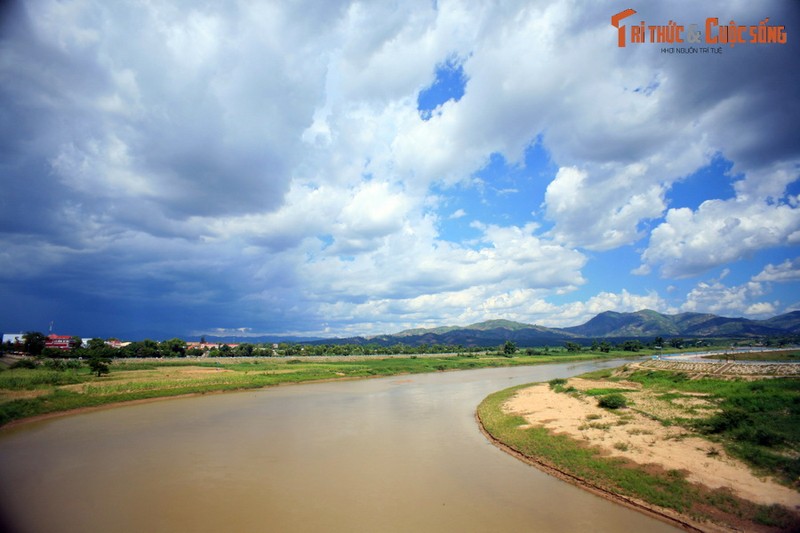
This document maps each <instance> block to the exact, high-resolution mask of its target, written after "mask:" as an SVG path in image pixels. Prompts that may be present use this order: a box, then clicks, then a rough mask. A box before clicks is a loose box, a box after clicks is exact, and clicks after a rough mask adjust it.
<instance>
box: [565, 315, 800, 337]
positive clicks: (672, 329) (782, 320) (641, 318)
mask: <svg viewBox="0 0 800 533" xmlns="http://www.w3.org/2000/svg"><path fill="white" fill-rule="evenodd" d="M790 315H800V313H798V312H794V313H789V314H787V315H781V316H779V317H774V318H771V319H769V320H750V319H747V318H727V317H721V316H717V315H712V314H702V313H680V314H677V315H664V314H661V313H658V312H656V311H651V310H649V309H645V310H642V311H637V312H635V313H616V312H613V311H607V312H605V313H600V314H599V315H597V316H596V317H594V318H593V319H591V320H589V321H588V322H586V323H585V324H582V325H580V326H574V327H569V328H563V331H567V332H569V333H572V334H574V335H578V336H581V337H652V336H661V337H678V336H680V337H733V336H745V337H748V336H764V335H786V334H795V333H798V331H800V316H794V317H792V316H790Z"/></svg>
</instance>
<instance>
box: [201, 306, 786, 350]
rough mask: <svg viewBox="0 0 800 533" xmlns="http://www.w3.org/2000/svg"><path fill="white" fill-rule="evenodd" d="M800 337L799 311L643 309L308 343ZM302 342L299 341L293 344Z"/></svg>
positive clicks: (480, 343)
mask: <svg viewBox="0 0 800 533" xmlns="http://www.w3.org/2000/svg"><path fill="white" fill-rule="evenodd" d="M793 335H800V311H792V312H790V313H786V314H783V315H778V316H775V317H773V318H770V319H767V320H750V319H747V318H729V317H722V316H718V315H713V314H705V313H680V314H676V315H665V314H662V313H658V312H656V311H652V310H649V309H644V310H641V311H636V312H634V313H617V312H614V311H606V312H604V313H600V314H599V315H597V316H595V317H594V318H592V319H591V320H589V321H588V322H586V323H585V324H581V325H579V326H572V327H566V328H547V327H544V326H537V325H535V324H523V323H520V322H513V321H510V320H488V321H485V322H479V323H477V324H471V325H469V326H443V327H437V328H416V329H408V330H404V331H401V332H399V333H394V334H387V335H376V336H371V337H349V338H336V339H310V338H309V339H303V341H302V342H306V343H309V344H370V343H374V344H379V345H384V346H388V345H393V344H398V343H403V344H407V345H410V346H419V345H421V344H449V345H462V346H497V345H499V344H502V343H504V342H505V341H512V342H515V343H516V344H518V345H520V346H545V345H556V344H562V343H564V342H566V341H573V342H582V341H584V342H585V341H587V340H588V341H589V342H591V341H592V340H614V341H615V340H628V339H631V340H632V339H641V340H648V341H649V340H653V339H654V338H655V337H664V338H674V337H687V338H754V337H785V336H793ZM266 339H267V338H266V337H265V338H264V340H262V339H261V338H253V337H250V338H233V337H225V338H214V337H209V340H213V341H216V342H281V341H284V342H290V339H277V338H272V337H270V338H269V340H266ZM291 340H297V339H291Z"/></svg>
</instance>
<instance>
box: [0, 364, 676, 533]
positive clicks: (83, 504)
mask: <svg viewBox="0 0 800 533" xmlns="http://www.w3.org/2000/svg"><path fill="white" fill-rule="evenodd" d="M609 364H610V363H603V364H582V365H574V364H572V365H569V367H568V366H567V365H548V366H540V367H527V368H504V369H488V370H472V371H462V372H448V373H440V374H427V375H415V376H400V377H391V378H382V379H372V380H365V381H348V382H338V383H337V382H334V383H319V384H308V385H299V386H291V387H280V388H275V389H268V390H262V391H257V392H241V393H235V394H226V395H213V396H204V397H196V398H186V399H176V400H170V401H163V402H156V403H150V404H144V405H136V406H127V407H120V408H115V409H109V410H105V411H99V412H94V413H88V414H84V415H77V416H70V417H65V418H60V419H54V420H48V421H43V422H38V423H34V424H29V425H25V426H22V427H18V428H13V429H10V430H5V431H3V432H2V433H0V509H1V510H2V513H3V516H4V518H5V520H6V521H7V522H8V527H11V528H12V530H14V531H21V532H23V531H32V532H33V531H36V532H38V531H75V532H108V531H115V532H128V531H131V532H142V531H153V532H155V531H242V532H245V531H246V532H252V531H537V532H540V531H643V530H647V531H673V529H672V528H671V527H669V526H667V525H665V524H662V523H660V522H657V521H655V520H652V519H650V518H648V517H645V516H643V515H640V514H638V513H636V512H633V511H630V510H628V509H626V508H623V507H621V506H617V505H615V504H612V503H609V502H607V501H605V500H602V499H600V498H597V497H595V496H593V495H591V494H588V493H586V492H584V491H582V490H580V489H577V488H575V487H572V486H570V485H568V484H566V483H563V482H560V481H558V480H556V479H554V478H551V477H549V476H547V475H545V474H543V473H541V472H539V471H537V470H535V469H534V468H531V467H529V466H527V465H525V464H523V463H521V462H519V461H517V460H516V459H514V458H512V457H510V456H508V455H506V454H505V453H503V452H501V451H499V450H498V449H496V448H495V447H494V446H492V445H491V444H489V443H488V442H487V441H486V439H485V438H484V437H483V436H482V435H481V434H480V432H479V431H478V428H477V425H476V422H475V419H474V411H475V407H476V406H477V404H478V403H479V402H480V401H481V400H482V399H483V398H484V397H485V396H486V395H488V394H489V393H491V392H493V391H496V390H499V389H503V388H506V387H510V386H512V385H515V384H518V383H525V382H530V381H543V380H549V379H552V378H554V377H564V376H566V375H574V374H578V373H582V372H586V371H588V370H591V369H594V368H599V367H600V366H608V365H609Z"/></svg>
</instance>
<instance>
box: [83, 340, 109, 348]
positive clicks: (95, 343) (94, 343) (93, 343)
mask: <svg viewBox="0 0 800 533" xmlns="http://www.w3.org/2000/svg"><path fill="white" fill-rule="evenodd" d="M86 347H87V348H88V349H89V350H92V351H96V350H102V349H103V348H105V347H106V341H104V340H103V339H98V338H94V339H89V342H88V343H87V346H86Z"/></svg>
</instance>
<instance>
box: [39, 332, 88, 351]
mask: <svg viewBox="0 0 800 533" xmlns="http://www.w3.org/2000/svg"><path fill="white" fill-rule="evenodd" d="M79 345H80V341H79V340H78V339H75V338H74V337H70V336H69V335H48V336H47V340H46V341H44V347H45V348H56V349H57V350H71V349H73V348H77V347H78V346H79Z"/></svg>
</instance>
